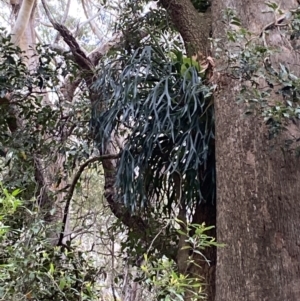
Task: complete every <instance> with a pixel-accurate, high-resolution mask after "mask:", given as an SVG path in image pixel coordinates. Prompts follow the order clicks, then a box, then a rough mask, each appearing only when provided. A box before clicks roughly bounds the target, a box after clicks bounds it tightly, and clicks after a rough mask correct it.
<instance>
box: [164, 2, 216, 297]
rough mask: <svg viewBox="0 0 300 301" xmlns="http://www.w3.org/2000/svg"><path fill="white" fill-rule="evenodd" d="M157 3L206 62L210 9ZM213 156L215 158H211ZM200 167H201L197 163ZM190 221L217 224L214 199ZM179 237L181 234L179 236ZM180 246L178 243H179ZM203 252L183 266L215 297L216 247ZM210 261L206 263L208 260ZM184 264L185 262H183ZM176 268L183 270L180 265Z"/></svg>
mask: <svg viewBox="0 0 300 301" xmlns="http://www.w3.org/2000/svg"><path fill="white" fill-rule="evenodd" d="M160 4H161V5H162V6H163V7H164V8H165V9H166V10H167V12H168V14H169V16H170V18H171V20H172V22H173V23H174V26H175V27H176V28H177V30H178V31H179V33H180V34H181V36H182V38H183V40H184V43H185V47H186V51H187V54H188V55H189V56H196V59H197V60H198V62H199V63H200V64H202V63H205V60H206V57H207V56H208V55H209V54H210V41H209V36H210V34H211V11H210V9H209V10H207V11H206V13H199V12H198V11H197V10H196V9H195V8H194V6H193V4H192V2H191V1H190V0H170V1H168V0H161V1H160ZM212 159H213V160H214V158H212ZM200 168H201V167H200ZM193 223H197V224H202V223H205V224H206V225H207V226H215V225H216V206H215V203H214V200H207V202H202V203H200V204H198V205H197V208H196V212H195V214H194V217H193ZM207 234H208V235H211V236H213V237H215V236H216V232H215V229H212V230H211V231H210V233H207ZM181 239H182V238H181ZM179 248H180V245H179ZM184 251H185V252H186V253H187V250H186V249H185V250H180V249H179V250H178V255H177V258H178V259H177V261H178V260H183V261H186V259H187V258H188V257H189V255H188V254H181V253H184ZM202 253H203V255H204V257H205V258H206V259H207V260H205V259H204V257H203V256H200V255H196V256H195V258H193V260H195V263H196V264H195V265H192V266H190V267H189V268H185V270H186V271H187V273H188V274H189V276H190V277H193V278H199V277H200V279H201V282H204V283H205V286H204V291H205V293H206V294H207V301H213V300H214V299H215V265H216V249H215V248H214V247H211V248H207V249H205V250H203V252H202ZM208 262H209V264H208ZM177 264H178V267H180V266H184V264H185V263H184V262H177ZM186 264H187V263H186ZM179 270H184V269H183V268H181V269H179ZM185 300H187V301H189V300H193V296H191V295H190V294H187V295H186V296H185Z"/></svg>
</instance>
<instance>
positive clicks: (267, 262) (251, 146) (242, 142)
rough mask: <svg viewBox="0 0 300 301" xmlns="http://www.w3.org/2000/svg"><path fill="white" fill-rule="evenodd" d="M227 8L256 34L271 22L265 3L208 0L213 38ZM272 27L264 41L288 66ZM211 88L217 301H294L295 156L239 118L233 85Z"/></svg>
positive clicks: (297, 291)
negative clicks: (211, 0) (214, 92)
mask: <svg viewBox="0 0 300 301" xmlns="http://www.w3.org/2000/svg"><path fill="white" fill-rule="evenodd" d="M281 3H284V4H283V5H281V7H280V8H281V9H283V10H285V9H287V8H296V7H297V6H298V4H297V1H294V0H289V1H283V2H281ZM227 7H231V8H233V9H235V10H236V11H237V15H238V17H239V18H240V19H241V21H242V25H243V27H246V28H247V29H249V30H250V31H252V32H255V33H256V34H259V33H260V31H261V30H262V29H263V28H264V27H265V26H266V25H267V24H269V23H270V22H272V21H274V15H273V14H272V13H270V14H266V13H262V12H263V11H266V10H268V9H267V7H266V6H265V1H264V0H234V1H232V0H215V1H214V3H213V24H214V27H215V28H214V32H215V33H218V35H216V36H215V37H222V36H223V37H224V24H223V23H222V22H221V21H220V20H222V11H223V10H224V9H225V8H227ZM279 30H280V29H279V28H278V27H276V26H275V28H274V29H272V30H271V31H269V41H270V43H273V44H274V45H276V46H277V47H278V46H279V47H281V49H282V50H283V49H284V52H283V53H282V54H281V55H280V60H281V61H285V62H286V63H287V62H289V63H291V65H290V66H293V64H294V66H295V65H296V63H297V61H299V59H297V56H296V55H295V54H294V53H293V52H292V50H290V49H289V48H288V47H289V46H288V45H287V44H286V42H285V41H284V40H283V39H282V37H281V35H280V34H279ZM228 45H229V44H228ZM228 45H227V46H228ZM225 47H226V44H225ZM228 47H229V46H228ZM287 58H288V61H287V60H286V59H287ZM276 59H278V57H277V58H275V60H276ZM273 63H274V61H273ZM217 67H218V66H217ZM298 71H299V70H298ZM298 73H299V72H298ZM218 83H219V92H218V93H217V95H215V107H216V162H217V238H218V241H220V242H222V243H225V244H226V247H224V248H220V249H218V253H217V254H218V256H217V272H216V280H217V281H216V301H229V300H230V301H244V300H245V301H246V300H247V301H248V300H249V301H258V300H266V301H268V300H270V301H271V300H272V301H277V300H278V301H283V300H286V301H296V300H299V296H300V243H299V236H300V229H299V222H300V204H299V200H298V198H299V194H300V181H299V179H300V168H299V167H300V161H299V158H297V157H296V155H295V154H293V153H292V154H291V153H284V152H283V151H282V150H281V147H282V146H283V143H284V138H285V137H284V136H283V135H284V134H281V136H280V137H279V138H277V140H268V133H267V130H266V126H265V125H264V123H263V122H262V120H261V119H262V118H260V117H259V116H256V117H245V116H244V117H243V113H244V112H245V108H244V107H243V106H242V105H238V104H237V103H236V101H235V99H236V94H237V93H239V83H238V82H237V81H235V80H233V79H231V78H229V77H226V75H225V74H221V76H220V78H219V82H218ZM271 145H275V147H273V148H271Z"/></svg>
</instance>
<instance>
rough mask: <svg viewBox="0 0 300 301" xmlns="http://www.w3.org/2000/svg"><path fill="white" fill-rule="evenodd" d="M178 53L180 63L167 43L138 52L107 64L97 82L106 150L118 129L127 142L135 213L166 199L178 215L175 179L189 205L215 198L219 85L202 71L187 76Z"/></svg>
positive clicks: (127, 190) (126, 194) (126, 187)
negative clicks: (168, 50)
mask: <svg viewBox="0 0 300 301" xmlns="http://www.w3.org/2000/svg"><path fill="white" fill-rule="evenodd" d="M175 54H177V56H178V60H176V61H172V60H171V59H170V56H168V55H166V54H165V52H164V49H163V48H162V47H161V46H159V45H157V46H145V47H144V48H138V49H137V50H136V51H135V53H134V55H132V56H126V55H122V56H119V57H118V58H116V59H113V58H111V59H110V60H109V61H107V62H104V63H103V65H102V66H101V69H100V71H99V75H98V79H97V81H96V83H95V89H96V90H97V91H98V93H99V95H100V99H99V103H97V104H96V105H95V108H94V112H93V120H92V126H93V129H94V133H95V135H96V139H97V140H98V142H99V143H100V145H101V147H104V145H105V143H106V142H107V141H108V140H109V139H110V135H111V133H112V132H113V131H117V132H122V131H123V133H124V135H125V136H126V143H125V146H124V148H123V151H122V157H121V159H120V162H119V166H118V174H117V181H116V185H117V187H119V189H120V190H119V192H120V196H121V198H122V200H123V201H124V202H125V204H126V205H128V206H130V207H131V208H132V209H134V208H137V207H140V206H141V207H144V206H147V205H148V202H149V200H150V199H151V200H157V202H158V203H159V202H162V200H163V199H164V198H166V200H167V206H166V207H165V210H166V211H169V212H170V210H171V206H172V203H173V202H174V201H175V200H176V195H175V191H176V185H177V187H178V183H176V179H175V177H177V180H178V181H180V184H182V185H183V187H184V189H183V191H182V198H183V202H184V203H186V204H192V203H196V202H200V201H212V200H213V198H214V196H213V194H214V147H213V144H214V142H213V141H214V133H213V132H214V114H213V106H212V102H211V95H212V89H213V87H211V86H209V85H206V84H205V82H204V80H203V79H202V78H201V76H200V74H199V72H198V71H197V68H195V67H194V66H190V67H188V68H187V70H186V71H185V72H184V74H183V76H182V64H183V63H184V61H183V58H182V55H181V56H180V55H179V54H180V52H175ZM98 108H105V109H103V110H99V109H98ZM178 178H179V179H178ZM180 184H179V186H180Z"/></svg>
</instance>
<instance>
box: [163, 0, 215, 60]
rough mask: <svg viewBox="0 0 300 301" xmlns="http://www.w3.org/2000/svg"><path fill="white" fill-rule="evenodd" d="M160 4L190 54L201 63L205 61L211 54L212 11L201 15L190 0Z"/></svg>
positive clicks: (170, 0)
mask: <svg viewBox="0 0 300 301" xmlns="http://www.w3.org/2000/svg"><path fill="white" fill-rule="evenodd" d="M160 4H161V5H162V6H163V8H164V9H166V11H167V12H168V13H169V15H170V18H171V21H172V22H173V23H174V25H175V27H176V29H177V30H178V31H179V33H180V34H181V36H182V38H183V40H184V43H185V47H186V50H187V52H188V54H189V55H195V54H197V55H198V58H199V60H200V61H202V60H204V59H205V58H206V57H207V56H208V55H209V53H210V47H209V45H210V43H209V40H208V38H209V36H210V32H211V14H210V10H209V11H207V12H206V13H199V12H197V10H196V9H195V8H194V6H193V4H192V2H191V1H190V0H160Z"/></svg>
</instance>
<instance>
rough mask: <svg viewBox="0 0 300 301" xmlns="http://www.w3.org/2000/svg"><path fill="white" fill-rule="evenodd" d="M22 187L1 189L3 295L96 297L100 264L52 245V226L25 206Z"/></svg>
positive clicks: (71, 249) (0, 294)
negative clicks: (96, 264) (48, 237)
mask: <svg viewBox="0 0 300 301" xmlns="http://www.w3.org/2000/svg"><path fill="white" fill-rule="evenodd" d="M19 193H20V191H19V190H15V191H13V192H12V193H9V192H8V191H7V190H6V189H4V188H2V187H1V191H0V218H1V224H0V226H1V227H0V229H1V232H0V233H1V236H0V250H1V251H0V265H1V272H0V299H1V300H21V299H23V298H25V299H30V300H53V299H57V300H58V299H59V300H78V299H79V298H80V300H98V293H99V291H98V290H97V288H96V286H95V285H94V284H95V282H96V280H97V279H98V278H99V275H100V274H101V273H100V270H97V269H96V268H95V264H94V263H93V262H91V261H90V260H89V258H88V257H87V254H85V253H84V252H78V251H77V250H76V249H75V248H74V247H72V246H70V245H69V246H65V247H64V248H63V250H61V248H58V247H56V248H54V247H53V246H52V245H51V244H50V242H49V240H48V239H47V232H48V231H53V228H52V229H51V228H50V227H49V225H48V226H47V225H46V224H45V223H44V222H43V221H42V219H41V218H40V216H39V214H38V211H37V210H34V211H30V210H28V209H27V208H26V207H24V205H23V204H22V202H21V201H20V200H19V199H18V198H17V196H18V194H19ZM35 209H37V208H35ZM19 216H22V221H21V222H18V223H15V222H14V221H15V220H16V219H18V218H19ZM52 227H53V225H52ZM3 231H5V232H3Z"/></svg>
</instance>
